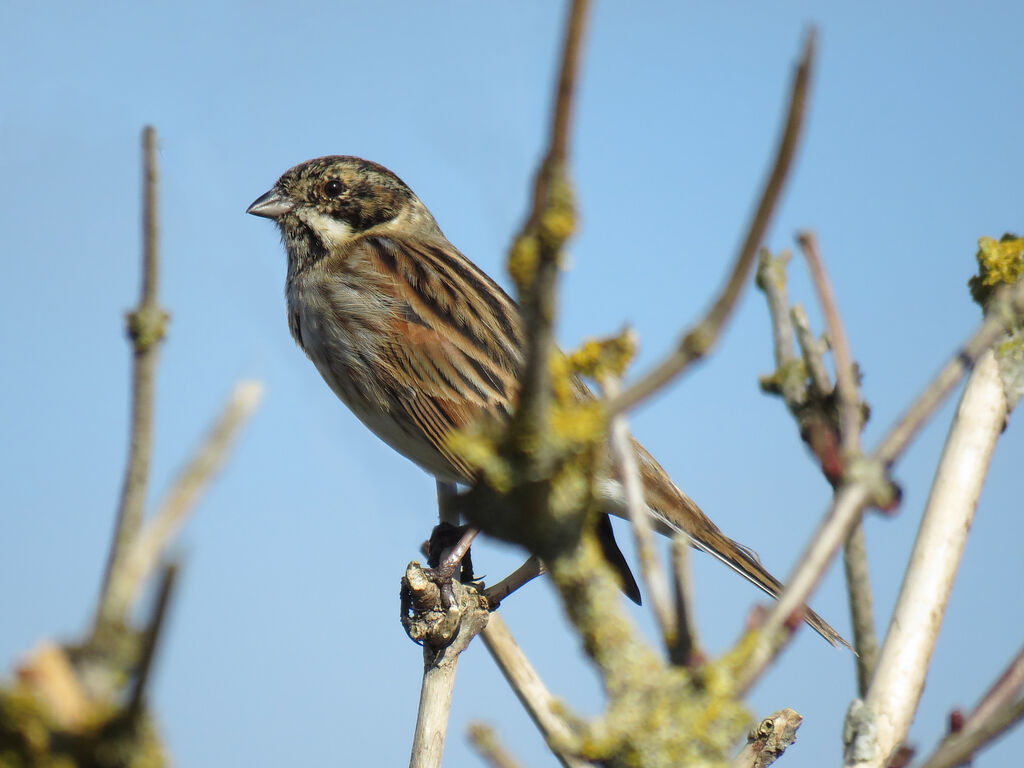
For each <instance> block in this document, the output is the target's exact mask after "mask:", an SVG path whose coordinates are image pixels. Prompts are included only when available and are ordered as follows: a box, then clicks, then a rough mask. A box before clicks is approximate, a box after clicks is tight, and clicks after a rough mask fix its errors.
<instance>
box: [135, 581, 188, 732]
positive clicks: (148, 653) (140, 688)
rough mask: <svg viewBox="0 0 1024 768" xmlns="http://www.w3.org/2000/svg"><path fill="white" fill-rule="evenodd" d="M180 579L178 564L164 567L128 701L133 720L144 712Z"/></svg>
mask: <svg viewBox="0 0 1024 768" xmlns="http://www.w3.org/2000/svg"><path fill="white" fill-rule="evenodd" d="M177 579H178V564H177V563H169V564H168V565H166V566H164V569H163V573H162V574H161V577H160V587H159V588H158V589H157V596H156V604H155V605H154V607H153V615H152V617H151V618H150V620H149V623H148V626H147V627H146V631H145V633H144V634H143V639H142V650H141V652H140V654H139V665H138V669H137V671H136V674H135V684H134V685H133V686H132V693H131V696H130V697H129V699H128V706H127V708H126V712H127V713H128V714H129V716H131V717H132V718H134V717H136V716H137V715H138V713H139V712H141V711H142V702H143V695H144V694H145V692H146V684H147V683H148V682H149V673H150V670H151V669H152V667H153V658H154V656H155V655H156V648H157V643H158V641H159V640H160V638H161V636H162V634H161V633H162V630H163V626H164V619H165V618H166V616H167V606H168V605H169V604H170V600H171V593H172V592H173V591H174V586H175V584H176V583H177Z"/></svg>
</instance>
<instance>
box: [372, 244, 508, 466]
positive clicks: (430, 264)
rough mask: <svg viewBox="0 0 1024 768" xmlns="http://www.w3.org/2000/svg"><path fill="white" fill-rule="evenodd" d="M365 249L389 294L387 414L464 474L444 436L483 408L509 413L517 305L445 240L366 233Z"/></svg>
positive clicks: (383, 361) (384, 370) (384, 366)
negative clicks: (390, 405)
mask: <svg viewBox="0 0 1024 768" xmlns="http://www.w3.org/2000/svg"><path fill="white" fill-rule="evenodd" d="M364 247H365V248H367V249H368V251H369V253H370V255H371V258H372V263H373V265H374V266H375V268H376V269H377V270H378V271H380V272H381V273H382V274H383V275H385V276H387V277H388V278H389V280H388V285H389V287H390V289H391V291H392V292H393V298H394V300H395V305H394V311H393V316H392V319H391V322H390V324H389V334H388V337H389V338H388V341H387V342H386V343H385V344H383V345H382V346H381V348H380V350H379V354H380V370H379V371H378V374H379V375H380V376H382V377H384V378H388V379H390V381H389V382H387V383H386V385H389V386H388V387H387V388H388V389H389V390H390V391H391V392H392V393H393V394H394V402H395V405H396V406H397V412H395V413H394V416H395V417H396V418H398V419H399V420H402V419H403V418H404V419H405V420H407V430H406V431H407V432H409V433H410V434H422V435H424V436H425V437H426V438H427V439H428V440H429V441H430V443H431V444H432V446H433V448H434V449H435V450H436V451H437V452H438V453H439V454H440V455H441V456H442V457H443V458H444V459H445V460H446V461H447V462H448V463H449V464H450V465H451V467H453V468H454V469H456V470H457V474H458V475H459V476H460V477H461V478H462V479H464V480H469V479H470V476H471V472H470V471H469V469H468V468H467V467H466V466H465V464H464V463H463V462H462V461H461V460H460V459H459V458H458V457H457V456H455V455H454V454H452V453H451V451H449V450H448V449H447V447H446V445H445V436H446V435H447V434H448V433H449V432H450V431H451V430H453V429H459V428H462V427H465V426H466V425H468V424H469V423H470V422H472V421H473V420H474V419H475V418H476V417H478V416H479V415H480V414H481V413H484V412H488V413H491V414H493V415H495V416H500V415H504V414H507V412H508V409H509V405H510V403H511V402H512V400H513V399H514V398H515V393H516V389H517V387H518V383H517V373H518V368H519V362H520V346H521V344H522V332H521V322H520V318H519V309H518V307H517V306H516V304H515V302H513V301H512V299H511V298H510V297H509V296H508V295H507V294H506V293H505V292H504V291H503V290H502V289H501V288H500V287H499V286H498V285H497V284H496V283H495V282H494V281H493V280H491V279H490V278H489V277H487V275H486V274H484V273H483V272H482V271H481V270H480V269H478V268H477V267H476V266H475V265H474V264H472V263H471V262H470V261H469V260H468V259H466V258H465V257H464V256H463V255H462V254H461V253H459V252H458V251H457V250H456V249H455V248H454V247H453V246H452V245H451V244H450V243H448V242H447V241H446V240H426V241H424V240H415V241H396V240H395V239H392V238H388V237H369V238H366V239H365V241H364Z"/></svg>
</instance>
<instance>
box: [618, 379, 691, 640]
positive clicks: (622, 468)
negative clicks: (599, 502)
mask: <svg viewBox="0 0 1024 768" xmlns="http://www.w3.org/2000/svg"><path fill="white" fill-rule="evenodd" d="M618 392H619V380H618V378H617V377H614V376H611V375H608V376H605V377H604V378H603V379H602V381H601V393H602V395H603V396H604V397H605V398H607V399H614V398H615V396H616V395H617V394H618ZM608 443H609V447H610V448H611V455H612V464H613V465H614V466H615V470H616V474H618V476H619V482H621V483H622V491H623V495H624V497H625V501H626V511H627V512H628V513H629V522H630V527H631V528H632V530H633V541H634V543H635V544H636V553H637V558H638V559H639V560H640V574H641V576H642V577H643V580H644V585H645V586H646V587H647V595H648V597H649V598H650V601H651V608H652V610H653V611H654V617H655V619H656V620H657V622H658V626H659V628H660V629H661V637H662V640H663V641H664V643H665V648H666V650H671V649H672V648H674V647H675V646H676V640H677V638H676V631H677V629H678V625H677V623H676V617H675V612H674V611H673V606H672V603H671V601H670V598H669V591H668V577H667V576H666V575H665V570H664V569H663V568H662V566H661V560H660V559H658V552H657V550H656V549H655V547H654V537H653V535H652V534H651V522H650V517H649V512H648V511H647V503H646V502H645V501H644V489H643V481H642V480H641V479H640V469H639V467H638V466H637V462H636V452H635V450H634V448H633V441H632V439H631V438H630V435H629V426H628V425H627V424H626V417H625V416H624V415H623V414H622V413H617V414H615V415H614V416H612V417H611V423H610V424H609V425H608Z"/></svg>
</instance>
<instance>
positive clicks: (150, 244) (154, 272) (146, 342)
mask: <svg viewBox="0 0 1024 768" xmlns="http://www.w3.org/2000/svg"><path fill="white" fill-rule="evenodd" d="M142 164H143V184H142V244H143V245H142V248H143V252H142V284H141V287H140V290H139V303H138V306H136V308H135V309H134V310H133V311H132V312H130V313H128V316H127V331H128V338H129V339H130V340H131V343H132V406H131V409H132V413H131V426H130V432H129V438H128V462H127V464H126V466H125V474H124V480H123V483H122V487H121V501H120V504H119V506H118V510H117V522H116V523H115V528H114V541H113V544H112V545H111V548H110V554H109V556H108V559H107V567H106V572H105V574H104V577H103V586H102V588H101V590H100V598H99V601H98V603H97V607H96V619H95V621H96V623H97V624H99V623H101V622H102V621H106V620H109V619H111V618H114V617H115V616H117V613H116V611H115V610H114V607H113V606H112V605H111V599H112V598H111V594H110V591H111V584H110V582H111V578H112V576H113V573H114V571H115V569H116V568H117V567H118V565H119V564H120V562H121V561H122V560H123V559H124V557H125V556H126V555H127V553H128V550H129V548H130V547H131V546H132V544H133V543H134V541H135V537H136V535H137V534H138V531H139V528H140V527H141V525H142V514H143V506H144V504H145V500H146V485H147V480H148V477H149V461H150V454H151V453H152V444H153V389H154V380H155V378H156V359H157V352H158V350H159V344H160V341H161V340H163V337H164V333H165V330H166V327H167V313H166V312H164V310H163V309H161V307H160V305H159V303H158V299H157V283H158V276H159V224H158V205H157V187H158V181H159V171H158V167H157V160H156V130H155V129H154V128H153V127H152V126H146V127H145V128H144V129H143V131H142Z"/></svg>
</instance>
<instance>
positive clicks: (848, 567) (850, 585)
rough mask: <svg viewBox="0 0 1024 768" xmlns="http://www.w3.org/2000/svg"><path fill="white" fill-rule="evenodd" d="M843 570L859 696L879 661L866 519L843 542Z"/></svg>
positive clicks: (866, 686) (861, 695) (856, 525)
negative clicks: (865, 538) (865, 537)
mask: <svg viewBox="0 0 1024 768" xmlns="http://www.w3.org/2000/svg"><path fill="white" fill-rule="evenodd" d="M843 570H844V571H845V573H846V590H847V594H848V597H849V601H850V623H851V624H852V626H853V647H854V650H855V651H856V655H855V656H854V660H855V663H856V665H857V695H858V696H860V697H864V696H865V695H867V692H868V685H870V683H871V677H872V676H873V675H874V673H875V666H876V665H877V664H878V637H877V636H876V635H875V611H874V608H873V606H872V599H871V578H870V572H869V571H868V556H867V546H866V544H865V542H864V525H863V520H861V521H858V522H857V523H856V524H855V525H854V526H853V530H851V531H850V535H849V536H847V537H846V541H845V542H843Z"/></svg>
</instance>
